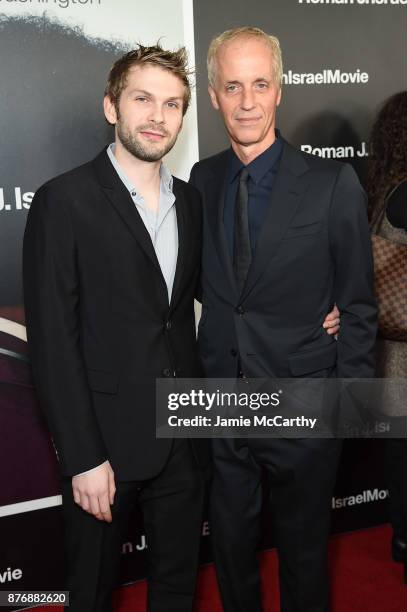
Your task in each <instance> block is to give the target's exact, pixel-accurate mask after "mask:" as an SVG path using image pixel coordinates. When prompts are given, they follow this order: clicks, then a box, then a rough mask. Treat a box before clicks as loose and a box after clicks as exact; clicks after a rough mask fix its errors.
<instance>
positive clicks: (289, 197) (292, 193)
mask: <svg viewBox="0 0 407 612" xmlns="http://www.w3.org/2000/svg"><path fill="white" fill-rule="evenodd" d="M307 170H308V165H307V164H306V162H305V160H304V158H303V156H302V155H301V154H300V153H299V152H298V151H297V150H296V149H294V148H293V147H291V145H289V144H288V143H287V142H285V141H284V148H283V152H282V156H281V160H280V165H279V169H278V171H277V176H276V178H275V183H274V185H273V190H272V193H271V200H270V206H269V208H268V211H267V214H266V218H265V219H264V223H263V227H262V229H261V232H260V235H259V237H258V240H257V245H256V251H255V253H254V257H253V260H252V263H251V266H250V269H249V273H248V276H247V280H246V284H245V287H244V289H243V293H242V296H241V299H242V300H243V299H244V298H246V297H247V295H248V294H249V293H250V291H251V290H252V289H253V288H254V286H255V285H256V283H257V281H258V280H259V278H260V276H261V275H262V273H263V271H264V269H265V268H266V266H267V265H268V264H269V262H270V260H271V259H272V258H273V256H274V255H275V253H276V251H277V249H278V247H279V245H280V242H281V240H282V238H283V236H284V234H285V232H286V230H287V228H288V226H289V225H290V222H291V220H292V218H293V217H294V215H295V212H296V210H297V208H298V205H299V203H300V202H301V200H302V197H303V196H304V194H305V191H306V189H307V187H308V182H307V181H306V180H304V177H303V174H305V173H306V172H307Z"/></svg>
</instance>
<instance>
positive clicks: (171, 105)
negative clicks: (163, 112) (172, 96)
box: [167, 102, 178, 108]
mask: <svg viewBox="0 0 407 612" xmlns="http://www.w3.org/2000/svg"><path fill="white" fill-rule="evenodd" d="M167 106H169V107H170V108H178V103H177V102H168V103H167Z"/></svg>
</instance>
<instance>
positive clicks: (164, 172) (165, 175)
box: [107, 142, 173, 193]
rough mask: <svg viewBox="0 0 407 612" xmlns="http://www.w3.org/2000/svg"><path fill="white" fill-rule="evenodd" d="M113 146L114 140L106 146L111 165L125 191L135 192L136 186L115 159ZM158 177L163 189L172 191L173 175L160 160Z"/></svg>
mask: <svg viewBox="0 0 407 612" xmlns="http://www.w3.org/2000/svg"><path fill="white" fill-rule="evenodd" d="M115 148H116V145H115V143H114V142H112V143H111V144H110V145H109V146H108V147H107V155H108V157H109V159H110V161H111V162H112V165H113V167H114V169H115V170H116V172H117V174H118V175H119V178H120V179H121V181H122V182H123V184H124V186H125V187H126V189H127V191H129V192H130V193H132V192H134V191H135V192H136V193H137V188H136V186H135V185H134V184H133V183H132V182H131V180H130V179H129V177H128V176H127V175H126V173H125V172H124V170H123V168H122V167H121V166H120V164H119V162H118V161H117V159H116V156H115V154H114V151H115ZM160 179H161V186H162V187H163V188H164V191H165V192H166V193H172V187H173V177H172V175H171V173H170V171H169V170H168V168H167V166H165V164H163V163H162V162H161V166H160Z"/></svg>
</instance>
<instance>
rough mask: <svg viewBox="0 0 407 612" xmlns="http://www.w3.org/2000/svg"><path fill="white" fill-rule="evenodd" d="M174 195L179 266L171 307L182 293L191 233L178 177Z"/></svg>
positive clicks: (176, 271)
mask: <svg viewBox="0 0 407 612" xmlns="http://www.w3.org/2000/svg"><path fill="white" fill-rule="evenodd" d="M174 195H175V210H176V213H177V228H178V256H177V266H176V268H175V277H174V285H173V288H172V294H171V304H170V307H171V308H173V307H174V306H175V304H176V302H177V300H178V297H179V295H180V290H181V288H182V278H183V273H184V271H185V266H186V263H187V253H188V252H189V246H188V245H189V240H190V233H189V231H188V222H187V211H186V202H185V196H184V194H183V192H182V189H180V188H179V185H178V184H177V181H176V179H174Z"/></svg>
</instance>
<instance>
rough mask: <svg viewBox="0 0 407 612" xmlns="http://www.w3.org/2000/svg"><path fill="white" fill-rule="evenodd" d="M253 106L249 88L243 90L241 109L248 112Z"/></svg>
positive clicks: (251, 93)
mask: <svg viewBox="0 0 407 612" xmlns="http://www.w3.org/2000/svg"><path fill="white" fill-rule="evenodd" d="M254 106H255V102H254V94H253V91H252V89H251V88H248V89H244V90H243V93H242V101H241V107H242V108H243V110H250V109H252V108H253V107H254Z"/></svg>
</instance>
